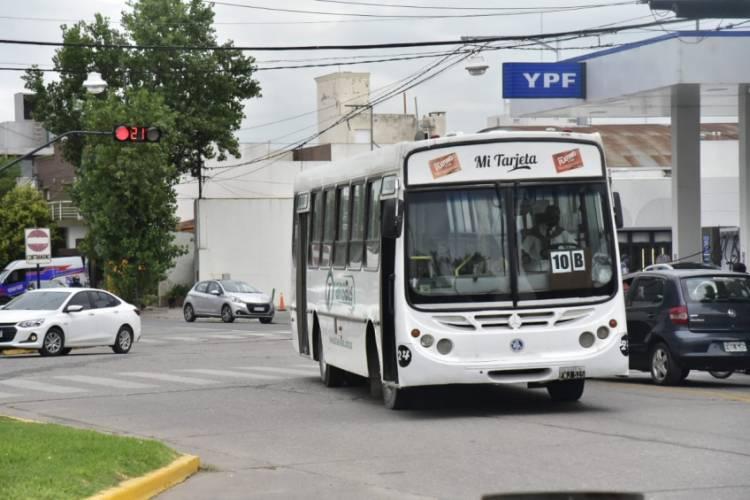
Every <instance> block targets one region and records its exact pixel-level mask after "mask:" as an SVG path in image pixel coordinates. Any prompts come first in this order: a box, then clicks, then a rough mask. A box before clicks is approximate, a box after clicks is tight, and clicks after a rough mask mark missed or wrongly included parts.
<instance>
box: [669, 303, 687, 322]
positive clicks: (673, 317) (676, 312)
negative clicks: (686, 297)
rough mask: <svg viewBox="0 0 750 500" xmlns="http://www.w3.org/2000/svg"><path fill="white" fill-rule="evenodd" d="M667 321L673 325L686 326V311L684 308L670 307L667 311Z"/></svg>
mask: <svg viewBox="0 0 750 500" xmlns="http://www.w3.org/2000/svg"><path fill="white" fill-rule="evenodd" d="M669 319H670V321H671V322H672V324H673V325H687V324H688V310H687V307H685V306H678V307H672V308H670V309H669Z"/></svg>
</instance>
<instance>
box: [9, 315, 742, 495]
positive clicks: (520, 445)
mask: <svg viewBox="0 0 750 500" xmlns="http://www.w3.org/2000/svg"><path fill="white" fill-rule="evenodd" d="M277 321H278V322H276V323H274V324H271V325H261V324H260V323H259V322H257V321H254V320H253V321H249V320H238V321H237V322H235V323H233V324H229V325H225V324H222V323H221V322H220V321H218V320H199V321H197V322H196V323H192V324H188V323H185V322H183V321H181V320H180V319H179V315H178V314H177V313H176V312H175V311H170V312H169V313H159V314H154V313H151V314H147V315H145V316H144V337H143V340H142V342H141V343H139V344H137V345H136V346H135V347H134V349H133V351H132V352H131V353H130V354H128V355H116V354H114V353H112V352H111V350H109V349H105V348H102V349H99V348H98V349H91V350H81V351H79V352H76V351H74V352H73V353H71V355H69V356H66V357H61V358H41V357H38V356H36V355H29V356H19V357H12V358H0V414H10V415H16V416H21V417H26V418H32V419H38V420H45V421H54V422H60V423H64V424H69V425H74V426H79V427H87V428H94V429H99V430H104V431H109V432H115V433H122V434H128V435H136V436H142V437H153V438H157V439H160V440H163V441H165V442H167V443H168V444H170V445H171V446H173V447H174V448H176V449H177V450H179V451H182V452H186V453H194V454H198V455H199V456H200V457H201V459H202V461H203V463H204V464H207V467H206V469H205V470H204V471H202V472H201V473H199V474H198V475H197V476H194V477H193V478H191V479H190V480H188V481H187V482H186V483H184V484H182V485H180V486H178V487H176V488H174V489H173V490H171V491H169V492H167V493H165V494H163V495H161V496H160V498H163V499H196V498H197V499H204V498H205V499H214V498H222V499H230V498H284V499H286V498H305V499H313V498H326V499H329V498H347V499H349V498H446V499H447V498H451V499H453V498H459V499H464V498H465V499H478V498H481V496H482V495H487V494H497V493H508V492H528V491H558V490H565V491H582V490H585V491H592V490H597V491H602V490H603V491H628V492H642V493H645V494H646V498H649V499H706V498H711V499H737V500H739V499H742V500H746V499H747V498H750V376H747V375H738V374H735V375H733V376H732V377H731V378H729V379H727V380H726V381H718V380H715V379H712V378H711V377H710V376H708V375H706V374H700V373H699V374H691V375H690V377H689V378H688V380H687V384H686V385H685V386H684V387H675V388H662V387H656V386H653V385H651V383H650V382H649V381H648V378H647V376H646V375H644V374H634V375H633V376H631V377H630V378H628V379H613V380H597V381H587V387H586V392H585V394H584V396H583V399H582V400H581V402H579V403H577V404H569V405H555V404H552V403H551V402H550V400H549V398H548V397H547V394H546V391H544V390H528V389H525V388H521V387H479V388H477V387H464V388H441V389H439V390H430V391H424V392H423V393H422V394H420V397H419V400H418V401H417V405H416V409H413V410H408V411H400V412H394V411H390V410H386V409H385V408H383V407H382V405H381V404H380V402H379V401H374V400H372V399H370V398H369V396H368V394H367V390H366V387H364V386H361V385H360V386H350V387H343V388H338V389H326V388H325V387H323V386H322V384H321V383H320V382H319V380H318V378H317V365H316V364H314V363H312V362H310V361H308V360H306V359H304V358H301V357H299V356H297V355H296V354H295V353H294V352H293V351H292V347H291V342H290V338H291V332H290V327H289V323H288V316H281V317H279V318H277Z"/></svg>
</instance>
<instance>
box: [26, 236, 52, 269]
mask: <svg viewBox="0 0 750 500" xmlns="http://www.w3.org/2000/svg"><path fill="white" fill-rule="evenodd" d="M51 256H52V246H51V244H50V234H49V229H48V228H34V229H26V262H27V263H28V264H32V265H33V264H48V263H49V261H50V257H51Z"/></svg>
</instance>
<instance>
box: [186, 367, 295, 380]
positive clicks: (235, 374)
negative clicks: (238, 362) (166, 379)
mask: <svg viewBox="0 0 750 500" xmlns="http://www.w3.org/2000/svg"><path fill="white" fill-rule="evenodd" d="M179 371H181V372H189V373H199V374H201V375H215V376H217V377H237V378H257V379H264V380H278V379H280V378H282V377H277V376H275V375H261V374H259V373H245V372H235V371H231V370H206V369H199V368H191V369H187V370H179Z"/></svg>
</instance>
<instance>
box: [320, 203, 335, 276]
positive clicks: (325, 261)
mask: <svg viewBox="0 0 750 500" xmlns="http://www.w3.org/2000/svg"><path fill="white" fill-rule="evenodd" d="M325 195H326V201H325V205H326V209H325V216H324V219H325V223H324V225H323V245H322V246H323V251H322V252H321V255H320V267H329V266H330V265H331V260H332V259H331V254H332V253H333V241H334V240H335V239H336V191H334V190H333V189H329V190H327V191H326V192H325Z"/></svg>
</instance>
